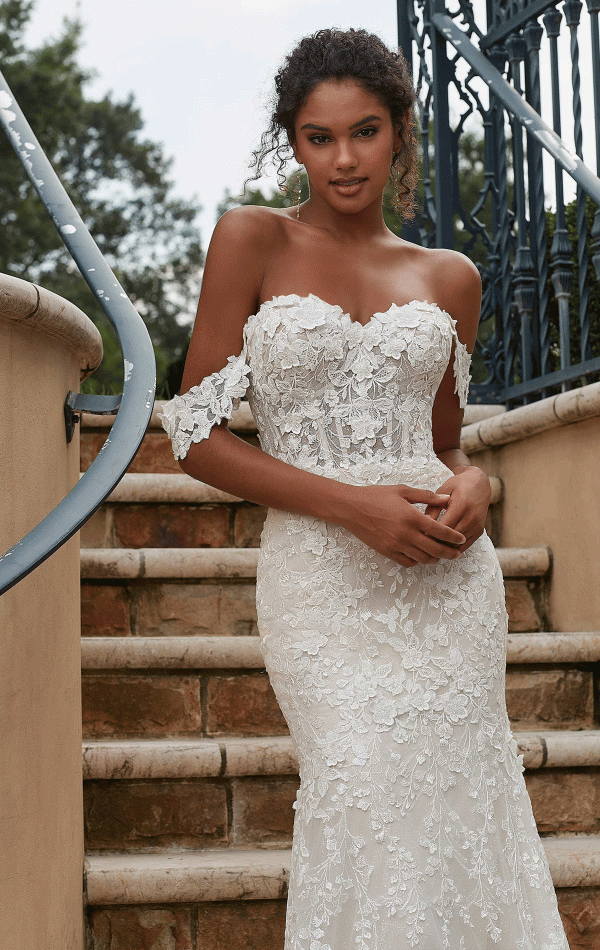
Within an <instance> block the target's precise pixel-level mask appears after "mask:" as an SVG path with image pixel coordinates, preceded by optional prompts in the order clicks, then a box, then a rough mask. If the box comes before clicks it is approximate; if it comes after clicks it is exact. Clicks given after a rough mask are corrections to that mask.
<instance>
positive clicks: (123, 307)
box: [0, 73, 156, 594]
mask: <svg viewBox="0 0 600 950" xmlns="http://www.w3.org/2000/svg"><path fill="white" fill-rule="evenodd" d="M0 124H1V125H2V127H3V128H4V131H5V132H6V134H7V136H8V138H9V140H10V142H11V144H12V146H13V148H14V150H15V152H16V153H17V155H18V157H19V159H20V160H21V163H22V164H23V167H24V168H25V171H26V172H27V175H28V176H29V178H30V180H31V182H32V184H33V186H34V188H35V189H36V191H37V193H38V195H39V196H40V198H41V200H42V201H43V203H44V205H45V207H46V210H47V211H48V213H49V215H50V217H51V218H52V221H53V223H54V225H55V227H56V229H57V230H58V233H59V234H60V236H61V238H62V240H63V241H64V243H65V245H66V247H67V249H68V250H69V252H70V253H71V255H72V257H73V259H74V261H75V263H76V264H77V267H78V268H79V270H80V271H81V273H82V275H83V277H84V278H85V280H86V281H87V283H88V284H89V286H90V288H91V290H92V291H93V293H94V295H95V296H96V299H97V300H98V302H99V304H100V306H101V307H102V309H103V310H104V313H105V314H106V316H107V317H108V319H109V320H110V322H111V324H112V326H113V327H114V329H115V332H116V334H117V336H118V339H119V343H120V346H121V350H122V353H123V363H124V370H125V372H124V377H125V380H124V384H123V395H122V397H121V400H120V406H119V408H118V412H117V416H116V419H115V422H114V424H113V427H112V430H111V433H110V436H109V438H108V439H107V440H106V442H105V443H104V445H103V447H102V449H101V451H100V453H99V455H98V457H97V458H96V459H95V460H94V462H93V464H92V465H91V466H90V468H89V469H88V470H87V472H85V474H84V475H83V476H82V478H81V479H80V481H79V482H78V484H77V485H75V487H74V488H72V489H71V491H70V492H69V494H68V495H67V496H66V497H65V498H63V500H62V501H61V502H60V503H59V504H58V505H57V506H56V508H54V510H53V511H51V512H50V514H48V515H47V516H46V517H45V518H44V519H43V521H41V522H40V523H39V524H38V525H37V527H35V528H34V529H33V530H32V531H30V532H29V534H27V535H26V536H25V537H24V538H23V539H22V540H21V541H19V542H18V543H17V544H15V546H14V547H12V548H11V549H10V550H9V551H7V552H6V554H4V555H2V556H1V557H0V594H3V593H4V592H5V591H7V590H9V589H10V588H11V587H13V586H14V585H15V584H17V583H18V581H20V580H21V579H22V578H23V577H25V576H26V575H27V574H29V573H31V571H33V570H34V569H35V568H36V567H37V566H38V565H39V564H41V563H42V562H43V561H45V560H46V558H48V557H50V555H51V554H53V553H54V551H56V550H57V549H58V548H59V547H60V546H61V545H62V544H64V543H65V541H68V540H69V538H71V537H72V536H73V535H74V534H75V532H76V531H78V530H79V528H80V527H81V526H82V525H83V524H84V523H85V522H86V521H87V519H88V518H89V517H91V515H92V514H93V513H94V512H95V511H96V510H97V508H99V507H100V505H101V504H102V502H103V501H104V499H105V498H106V497H107V495H109V494H110V492H111V491H112V490H113V488H114V487H115V485H116V484H117V483H118V482H119V481H120V479H121V478H122V476H123V475H124V473H125V471H126V469H127V467H128V466H129V463H130V462H131V460H132V458H133V457H134V455H135V454H136V452H137V450H138V448H139V446H140V443H141V441H142V439H143V437H144V433H145V431H146V428H147V426H148V422H149V421H150V416H151V415H152V408H153V405H154V393H155V388H156V364H155V360H154V352H153V349H152V343H151V342H150V337H149V335H148V331H147V329H146V327H145V325H144V323H143V321H142V318H141V317H140V315H139V314H138V312H137V311H136V310H135V308H134V307H133V305H132V303H131V301H130V300H129V298H128V297H127V295H126V294H125V292H124V290H123V288H122V287H121V285H120V284H119V282H118V281H117V279H116V277H115V275H114V274H113V272H112V270H111V269H110V267H109V266H108V264H107V263H106V261H105V260H104V258H103V256H102V254H101V253H100V250H99V248H98V246H97V245H96V243H95V241H94V239H93V238H92V237H91V235H90V233H89V232H88V230H87V228H86V227H85V225H84V223H83V221H82V220H81V218H80V216H79V214H78V213H77V211H76V209H75V207H74V205H73V203H72V202H71V199H70V198H69V196H68V195H67V193H66V191H65V189H64V188H63V186H62V184H61V183H60V181H59V178H58V176H57V175H56V172H55V171H54V169H53V168H52V166H51V164H50V162H49V161H48V159H47V158H46V155H45V154H44V151H43V150H42V148H41V146H40V144H39V142H38V141H37V139H36V137H35V135H34V134H33V132H32V130H31V127H30V126H29V124H28V122H27V120H26V119H25V116H24V115H23V113H22V111H21V109H20V108H19V106H18V105H17V103H16V101H15V98H14V96H13V94H12V92H11V90H10V89H9V87H8V85H7V83H6V80H5V79H4V77H3V76H2V74H1V73H0ZM67 395H68V396H71V397H72V394H65V396H67ZM95 399H96V400H98V401H97V402H96V404H94V400H95ZM117 402H118V401H115V400H114V399H113V402H112V406H110V404H108V407H107V401H106V399H105V398H103V397H92V396H90V397H86V398H85V401H79V402H77V401H76V400H75V401H74V400H73V399H72V398H71V408H73V403H74V408H75V409H76V410H78V409H84V408H85V409H87V410H88V411H92V412H93V411H94V405H96V407H97V411H99V412H107V411H115V404H116V403H117ZM66 411H67V414H68V411H69V410H68V408H67V410H66Z"/></svg>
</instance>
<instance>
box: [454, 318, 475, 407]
mask: <svg viewBox="0 0 600 950" xmlns="http://www.w3.org/2000/svg"><path fill="white" fill-rule="evenodd" d="M470 367H471V354H470V353H469V351H468V349H467V348H466V346H465V344H464V343H461V341H460V340H459V339H458V334H457V333H456V330H455V331H454V379H455V383H454V392H455V393H458V401H459V403H460V408H461V409H464V408H465V406H466V405H467V398H468V396H469V383H470V382H471V374H470V372H469V370H470Z"/></svg>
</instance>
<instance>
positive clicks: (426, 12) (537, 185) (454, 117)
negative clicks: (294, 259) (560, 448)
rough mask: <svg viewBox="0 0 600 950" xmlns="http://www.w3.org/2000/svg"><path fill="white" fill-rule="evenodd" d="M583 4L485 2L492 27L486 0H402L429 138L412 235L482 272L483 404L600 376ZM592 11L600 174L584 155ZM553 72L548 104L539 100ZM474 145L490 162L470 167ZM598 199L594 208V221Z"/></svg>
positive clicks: (401, 19)
mask: <svg viewBox="0 0 600 950" xmlns="http://www.w3.org/2000/svg"><path fill="white" fill-rule="evenodd" d="M586 2H587V10H584V8H583V3H582V0H486V5H485V6H486V20H485V22H482V14H483V10H482V7H483V4H482V3H481V2H480V0H478V2H475V0H398V27H399V28H398V36H399V42H400V45H401V47H402V48H403V50H404V53H405V55H406V56H407V58H408V59H409V62H410V63H411V64H412V65H413V75H414V78H415V85H416V88H417V94H418V99H419V108H420V119H421V136H422V143H423V181H422V203H421V204H422V208H421V214H420V218H419V220H418V222H417V223H416V227H414V228H412V229H411V231H410V232H408V231H407V233H406V235H405V236H406V237H408V238H409V239H411V240H419V241H420V243H422V244H423V245H425V246H429V247H433V246H437V247H456V248H457V249H458V250H462V251H463V252H465V253H466V254H468V255H469V256H471V258H472V259H474V260H475V261H476V263H477V266H478V267H479V270H480V272H481V276H482V280H483V301H482V310H481V331H480V335H479V340H478V342H477V345H476V353H475V354H474V366H475V371H476V373H477V374H478V375H477V377H476V383H475V385H473V386H472V393H471V399H472V400H474V401H486V400H497V401H500V402H506V403H508V404H516V403H519V402H524V401H528V400H531V399H537V398H540V397H541V396H544V395H547V394H549V393H552V392H556V391H559V390H560V389H567V388H570V387H571V386H573V385H579V384H580V383H581V382H586V381H590V380H591V379H595V378H599V377H600V332H598V330H599V327H598V324H599V323H600V314H596V315H595V316H596V320H595V329H594V323H593V322H592V320H591V313H590V307H591V303H592V298H593V294H592V296H591V291H592V290H593V285H594V283H595V281H596V280H597V279H600V177H598V176H599V175H600V41H599V14H600V0H586ZM561 11H562V12H561ZM563 15H564V18H563ZM584 18H586V19H587V22H588V25H589V28H590V34H591V46H592V64H591V69H592V75H593V86H594V98H595V110H596V112H595V114H596V121H595V123H594V125H595V146H596V171H597V173H598V174H594V173H593V172H592V170H591V169H590V168H588V167H587V166H586V164H585V163H584V161H583V155H584V151H583V149H584V144H585V143H584V141H583V137H584V126H583V122H582V108H581V105H582V104H581V67H580V62H579V59H580V50H579V31H580V30H581V29H583V28H584V26H585V24H584ZM542 23H543V26H542ZM561 24H564V25H565V27H566V30H567V31H568V37H566V38H568V41H569V50H570V59H571V85H572V93H573V113H572V127H571V128H572V133H573V142H574V145H575V150H574V152H573V151H572V150H571V149H569V148H568V146H567V145H565V143H564V142H563V141H562V138H561V135H562V131H561V103H560V84H559V70H558V57H559V46H558V44H559V42H560V39H561V38H560V31H561ZM563 55H564V53H563ZM546 70H548V71H549V72H550V80H551V81H550V84H549V89H548V92H549V93H550V96H551V102H550V101H548V102H543V101H542V100H543V93H545V92H546V90H545V89H544V90H542V75H544V74H545V71H546ZM544 106H545V107H546V108H549V107H550V106H551V108H552V115H553V126H552V128H550V126H548V125H547V124H546V122H545V121H544V119H543V118H542V109H543V107H544ZM523 135H525V144H526V148H525V146H524V142H523ZM432 139H433V143H432ZM474 143H475V146H476V148H475V152H477V150H478V152H477V154H480V157H481V159H482V168H479V167H477V168H476V169H474V170H473V169H471V173H470V174H469V173H468V171H467V166H468V164H469V161H472V159H473V155H468V154H467V152H468V149H469V148H470V149H471V152H472V153H473V151H474ZM432 144H433V151H432V149H431V146H432ZM544 153H545V154H546V155H548V154H549V155H550V157H551V159H552V160H553V162H554V169H555V174H554V176H553V177H554V195H553V196H552V198H549V197H548V196H547V195H546V191H545V175H544V159H543V155H544ZM432 163H433V165H434V171H433V174H432V171H431V165H432ZM473 171H475V174H473ZM565 172H566V173H567V174H568V175H569V176H570V177H571V178H572V179H574V180H575V181H576V183H577V191H576V198H575V203H574V209H573V213H571V211H569V210H568V206H566V205H565V194H564V182H563V177H564V173H565ZM477 177H478V178H479V180H478V181H477V186H478V187H477V188H476V192H475V193H474V192H473V181H474V179H476V178H477ZM438 184H439V187H438ZM590 199H591V201H592V202H593V206H594V207H595V209H596V210H595V215H594V217H593V224H592V227H591V229H590V227H589V221H588V219H587V217H586V204H587V206H588V208H589V202H590ZM548 200H550V202H551V205H552V210H551V211H550V212H548V211H547V210H546V205H547V203H548ZM587 214H588V217H589V211H588V212H587ZM574 218H576V222H575V220H574ZM572 219H573V224H572V226H571V225H570V224H569V222H570V221H571V220H572ZM570 227H571V233H569V228H570ZM573 246H575V251H574V250H573ZM574 253H575V260H574V259H573V254H574ZM590 259H591V260H592V261H593V265H594V269H595V274H594V273H593V271H592V269H591V267H590V266H589V261H590ZM575 270H576V271H577V275H578V277H577V282H576V283H575V284H574V283H573V274H574V271H575ZM596 292H598V296H596V298H595V299H596V300H597V301H599V302H600V290H599V289H598V288H596V290H595V291H594V293H596ZM572 353H573V354H574V355H575V358H576V360H577V362H575V363H573V362H572Z"/></svg>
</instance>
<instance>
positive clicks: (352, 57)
mask: <svg viewBox="0 0 600 950" xmlns="http://www.w3.org/2000/svg"><path fill="white" fill-rule="evenodd" d="M328 79H334V80H342V79H354V80H356V81H357V82H359V83H360V84H361V85H362V86H363V87H364V88H365V89H366V90H367V91H368V92H371V93H372V94H373V95H375V96H377V97H378V98H379V99H380V100H381V101H382V102H383V104H384V105H386V106H387V108H388V109H389V110H390V115H391V119H392V124H393V126H394V128H395V129H402V147H401V148H400V150H399V151H398V152H396V153H395V154H394V158H393V161H392V167H391V173H390V186H391V190H392V204H393V206H394V209H395V210H396V212H397V213H398V214H400V215H401V216H402V217H403V218H405V219H411V218H413V217H414V207H415V189H416V186H417V179H418V160H417V148H418V146H417V137H416V131H415V109H414V106H415V102H416V95H415V91H414V87H413V83H412V78H411V75H410V69H409V67H408V64H407V62H406V60H405V58H404V56H403V55H402V52H401V51H398V52H397V53H396V52H393V51H392V50H390V49H388V48H387V46H386V45H385V44H384V43H383V41H382V40H381V39H380V38H379V37H378V36H376V35H374V34H373V33H367V31H366V30H337V29H331V30H319V31H318V32H317V33H315V34H314V35H312V36H306V37H304V39H303V40H301V41H300V42H299V43H298V45H297V46H296V47H295V48H294V49H293V50H292V52H291V53H289V54H288V56H287V57H286V59H285V61H284V63H283V66H282V67H281V69H280V70H279V72H278V73H277V75H276V76H275V95H274V97H273V100H272V108H271V119H270V124H269V127H268V128H267V130H266V131H265V132H263V135H262V137H261V141H260V146H259V147H258V148H257V149H256V150H255V151H254V152H253V153H252V155H253V158H252V162H251V166H250V167H251V169H252V170H253V171H254V172H255V174H254V175H253V176H251V177H250V178H248V179H247V181H246V183H245V184H247V183H248V182H249V181H256V179H257V178H260V176H261V174H262V172H263V169H264V166H265V165H266V164H268V163H269V162H273V164H277V180H278V182H279V185H280V187H282V188H285V184H286V175H285V167H286V165H287V162H288V161H289V160H290V158H292V156H293V151H292V148H291V144H290V143H291V141H293V133H294V127H295V122H296V117H297V115H298V112H299V110H300V108H301V107H302V105H303V103H304V102H305V101H306V98H307V96H308V95H309V94H310V93H311V92H312V90H313V89H314V88H315V87H316V86H318V85H319V83H321V82H324V81H325V80H328ZM406 116H408V121H407V122H406V125H404V122H405V121H406Z"/></svg>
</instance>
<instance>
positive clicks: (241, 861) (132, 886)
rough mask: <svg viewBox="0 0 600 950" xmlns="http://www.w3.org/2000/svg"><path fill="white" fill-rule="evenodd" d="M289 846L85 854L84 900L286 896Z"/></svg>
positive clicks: (148, 901) (166, 900)
mask: <svg viewBox="0 0 600 950" xmlns="http://www.w3.org/2000/svg"><path fill="white" fill-rule="evenodd" d="M289 863H290V851H289V849H287V848H286V849H273V850H270V849H258V848H253V849H248V850H244V851H241V850H234V849H222V850H220V851H214V850H213V851H209V850H207V851H196V852H189V851H187V852H185V853H178V854H173V853H158V854H148V853H144V854H94V855H88V857H87V858H86V888H87V900H88V903H89V904H91V905H102V904H137V903H143V904H158V903H160V904H163V903H173V902H176V903H183V902H192V901H193V902H197V901H216V900H260V899H263V900H264V899H273V898H281V897H285V895H286V891H287V883H288V878H289Z"/></svg>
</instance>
